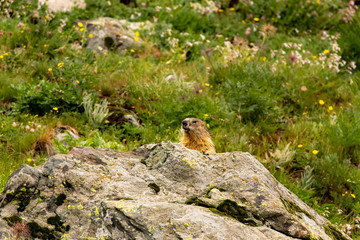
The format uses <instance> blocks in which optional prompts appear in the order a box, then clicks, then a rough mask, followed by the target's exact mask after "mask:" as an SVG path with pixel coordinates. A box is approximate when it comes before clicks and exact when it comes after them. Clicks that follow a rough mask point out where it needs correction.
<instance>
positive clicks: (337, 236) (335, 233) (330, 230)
mask: <svg viewBox="0 0 360 240" xmlns="http://www.w3.org/2000/svg"><path fill="white" fill-rule="evenodd" d="M324 228H325V232H326V234H327V235H328V236H329V237H331V238H332V239H334V240H347V238H346V237H344V235H343V234H341V232H340V231H339V230H338V229H337V228H336V227H334V226H333V225H331V224H329V225H324Z"/></svg>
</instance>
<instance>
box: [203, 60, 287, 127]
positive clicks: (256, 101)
mask: <svg viewBox="0 0 360 240" xmlns="http://www.w3.org/2000/svg"><path fill="white" fill-rule="evenodd" d="M283 82H284V79H283V78H282V77H281V76H276V75H274V74H273V73H272V72H271V71H270V69H268V68H267V67H266V66H264V65H259V64H256V63H250V64H247V65H245V66H243V65H241V64H238V63H234V64H230V65H229V67H228V69H224V68H221V69H214V70H213V72H212V75H211V79H210V83H212V84H215V85H217V86H218V88H219V90H220V91H221V92H222V94H223V96H224V98H225V100H226V101H227V102H228V104H229V106H230V108H231V109H232V110H233V111H235V112H236V113H238V114H239V115H241V117H242V119H243V120H244V122H245V123H246V122H253V123H256V122H259V121H264V122H272V123H276V122H278V121H279V120H280V118H281V116H282V112H281V109H280V106H281V101H282V100H283V98H284V96H285V95H286V90H285V89H284V88H283V87H282V83H283Z"/></svg>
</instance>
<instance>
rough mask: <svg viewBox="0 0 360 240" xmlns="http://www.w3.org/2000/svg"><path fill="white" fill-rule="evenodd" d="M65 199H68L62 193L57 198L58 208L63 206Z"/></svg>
mask: <svg viewBox="0 0 360 240" xmlns="http://www.w3.org/2000/svg"><path fill="white" fill-rule="evenodd" d="M65 199H66V195H65V194H63V193H62V194H60V195H59V196H57V198H56V200H55V204H56V205H57V206H61V205H62V204H63V203H64V201H65Z"/></svg>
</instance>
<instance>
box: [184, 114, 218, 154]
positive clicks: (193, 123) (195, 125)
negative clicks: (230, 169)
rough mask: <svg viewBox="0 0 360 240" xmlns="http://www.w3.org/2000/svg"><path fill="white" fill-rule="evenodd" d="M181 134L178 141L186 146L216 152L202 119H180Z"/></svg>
mask: <svg viewBox="0 0 360 240" xmlns="http://www.w3.org/2000/svg"><path fill="white" fill-rule="evenodd" d="M182 129H183V136H182V137H181V139H180V142H181V143H182V144H183V145H184V146H185V147H187V148H190V149H194V150H197V151H204V152H214V153H216V148H215V145H214V143H213V141H212V137H211V134H210V132H209V130H208V129H207V128H206V125H205V123H204V122H203V121H201V120H200V119H197V118H186V119H184V120H183V121H182Z"/></svg>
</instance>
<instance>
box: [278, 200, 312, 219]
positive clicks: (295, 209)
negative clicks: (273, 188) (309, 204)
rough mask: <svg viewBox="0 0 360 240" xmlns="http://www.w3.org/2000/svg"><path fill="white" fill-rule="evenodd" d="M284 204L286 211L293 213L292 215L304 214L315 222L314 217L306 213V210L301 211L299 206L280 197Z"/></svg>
mask: <svg viewBox="0 0 360 240" xmlns="http://www.w3.org/2000/svg"><path fill="white" fill-rule="evenodd" d="M280 199H281V201H282V203H283V204H284V207H285V209H286V210H287V211H288V212H289V213H291V214H296V213H297V212H298V213H304V214H305V215H306V216H307V217H308V218H310V219H312V220H314V217H313V216H311V215H310V214H309V213H308V212H306V211H305V210H303V209H301V208H300V207H299V206H298V205H296V204H295V203H293V202H291V201H289V200H286V199H284V198H283V197H280Z"/></svg>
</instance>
